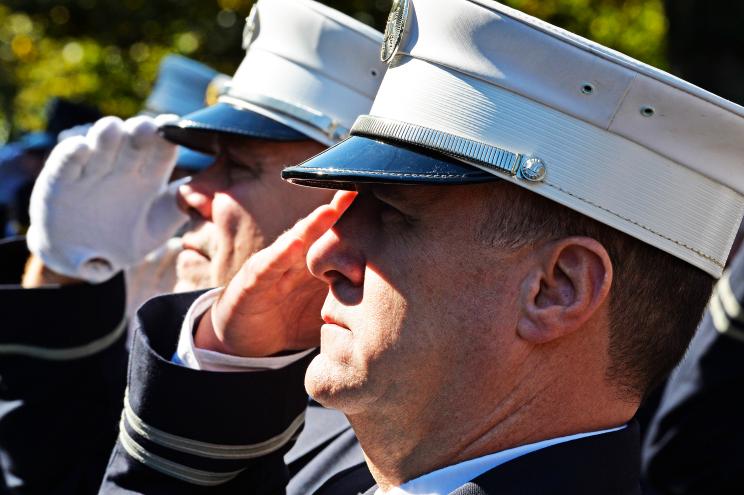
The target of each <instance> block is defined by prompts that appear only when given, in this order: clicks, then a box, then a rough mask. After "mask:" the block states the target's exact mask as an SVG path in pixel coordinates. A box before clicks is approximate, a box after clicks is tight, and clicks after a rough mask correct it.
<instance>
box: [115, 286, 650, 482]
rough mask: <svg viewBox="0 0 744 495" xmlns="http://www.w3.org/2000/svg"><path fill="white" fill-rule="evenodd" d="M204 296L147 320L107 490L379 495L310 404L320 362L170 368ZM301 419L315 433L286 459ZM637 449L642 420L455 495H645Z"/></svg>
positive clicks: (145, 315) (154, 311)
mask: <svg viewBox="0 0 744 495" xmlns="http://www.w3.org/2000/svg"><path fill="white" fill-rule="evenodd" d="M198 295H199V293H191V294H179V295H167V296H160V297H157V298H154V299H151V300H150V301H149V302H147V303H146V304H145V305H144V306H143V307H142V308H140V310H139V312H138V320H139V322H138V328H137V330H136V332H135V335H134V338H133V343H132V355H131V359H130V369H129V377H128V391H127V398H126V403H125V410H124V414H123V415H122V418H123V419H122V428H121V431H120V435H119V438H118V441H117V444H116V447H115V449H114V452H113V453H112V457H111V461H110V464H109V466H108V469H107V472H106V478H105V480H104V483H103V485H102V487H101V493H103V494H125V493H126V494H133V493H145V494H175V493H178V494H190V493H193V494H199V493H207V492H208V493H216V494H259V495H260V494H283V493H285V489H286V491H287V493H291V494H302V495H309V494H326V495H336V494H338V495H341V494H343V495H347V494H351V495H354V494H357V493H365V492H367V491H370V493H374V488H373V483H374V481H373V480H372V478H371V476H370V474H369V472H368V470H367V468H366V466H365V465H364V463H363V458H362V454H361V451H360V450H359V446H358V444H357V442H356V439H355V437H354V434H353V431H352V430H351V429H350V427H349V426H348V423H346V421H345V419H344V418H343V416H342V415H340V414H339V413H338V412H335V411H329V410H325V409H322V408H320V407H317V406H314V405H311V406H310V407H307V405H308V402H307V396H306V393H305V390H304V385H303V382H304V375H305V369H306V367H307V364H308V363H309V361H310V360H311V359H312V356H308V357H305V358H303V359H302V360H300V361H298V362H296V363H293V364H291V365H289V366H287V367H285V368H282V369H278V370H267V371H253V372H235V373H225V372H210V371H199V370H192V369H189V368H185V367H183V366H180V365H178V364H174V363H173V362H172V361H171V358H172V356H173V354H174V353H175V351H176V346H177V341H178V335H179V331H180V327H181V324H182V322H183V316H184V315H185V314H186V312H187V310H188V308H189V307H190V306H191V304H192V303H193V302H194V300H195V299H196V297H198ZM303 417H304V418H305V420H306V426H305V431H303V433H302V434H301V435H300V436H299V439H298V440H297V444H296V445H295V447H294V448H293V449H292V450H291V451H289V453H288V454H286V456H285V453H286V452H287V451H288V450H289V449H290V447H291V445H292V443H293V440H294V438H295V437H296V436H297V435H298V433H299V430H300V428H302V421H303ZM639 443H640V442H639V435H638V427H637V425H636V424H635V423H633V424H631V425H630V426H629V427H628V428H625V429H623V430H620V431H617V432H613V433H608V434H604V435H598V436H593V437H587V438H584V439H580V440H576V441H572V442H568V443H564V444H559V445H556V446H553V447H550V448H546V449H543V450H539V451H537V452H533V453H531V454H528V455H525V456H523V457H520V458H517V459H515V460H513V461H511V462H508V463H506V464H504V465H502V466H500V467H498V468H496V469H494V470H492V471H490V472H488V473H486V474H484V475H482V476H480V477H479V478H477V479H476V480H474V481H473V482H471V483H468V484H466V485H465V486H463V487H461V488H460V489H459V490H457V491H456V492H455V493H457V494H458V495H471V494H496V493H498V494H517V493H519V494H538V493H539V494H545V493H551V494H599V493H602V494H637V493H640V489H639V484H638V478H639V472H640V445H639ZM371 487H372V488H371Z"/></svg>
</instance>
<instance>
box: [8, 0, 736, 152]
mask: <svg viewBox="0 0 744 495" xmlns="http://www.w3.org/2000/svg"><path fill="white" fill-rule="evenodd" d="M252 3H253V1H252V0H0V144H2V143H3V142H5V141H6V140H8V139H10V138H13V137H16V136H18V135H20V134H22V133H23V132H26V131H28V130H36V129H40V128H43V126H44V123H45V116H44V108H45V103H46V102H47V101H48V99H49V98H50V97H52V96H61V97H65V98H69V99H73V100H78V101H85V102H88V103H91V104H95V105H97V106H98V107H99V108H100V109H101V110H102V111H103V112H104V113H106V114H113V115H119V116H122V117H127V116H130V115H132V114H134V113H136V112H137V111H138V110H139V108H140V106H141V104H142V102H143V100H144V99H145V98H146V96H147V94H148V92H149V90H150V87H151V85H152V83H153V80H154V78H155V76H156V73H157V67H158V64H159V62H160V59H161V58H162V57H163V56H164V55H165V54H167V53H180V54H183V55H186V56H188V57H191V58H195V59H197V60H199V61H202V62H204V63H206V64H207V65H210V66H212V67H214V68H215V69H217V70H220V71H222V72H224V73H226V74H232V73H233V72H234V70H235V69H236V68H237V66H238V64H239V63H240V61H241V59H242V57H243V50H242V49H241V38H242V31H243V20H244V18H245V17H246V15H247V14H248V12H249V11H250V8H251V5H252ZM323 3H326V4H328V5H330V6H332V7H335V8H337V9H339V10H341V11H343V12H345V13H347V14H350V15H352V16H354V17H356V18H358V19H360V20H362V21H364V22H366V23H368V24H371V25H372V26H374V27H376V28H378V29H383V28H384V25H385V20H386V18H387V13H388V10H389V8H390V0H344V1H341V0H323ZM504 3H506V4H508V5H510V6H512V7H515V8H517V9H520V10H523V11H525V12H527V13H530V14H532V15H535V16H537V17H540V18H542V19H545V20H547V21H548V22H551V23H553V24H556V25H559V26H561V27H564V28H566V29H569V30H571V31H573V32H576V33H578V34H581V35H583V36H587V37H589V38H591V39H594V40H596V41H598V42H600V43H602V44H605V45H607V46H610V47H612V48H615V49H617V50H620V51H622V52H624V53H627V54H629V55H631V56H633V57H636V58H638V59H640V60H643V61H645V62H648V63H650V64H652V65H655V66H657V67H660V68H663V69H668V70H672V71H673V72H676V73H678V74H679V75H682V76H683V77H687V78H690V79H692V80H693V81H694V82H698V83H700V84H702V85H703V86H705V87H706V89H711V90H714V91H719V92H721V93H724V94H723V95H724V96H728V97H731V98H741V99H744V95H742V93H744V83H742V81H743V80H744V74H743V72H744V70H743V69H742V60H741V57H742V53H744V50H742V48H743V47H744V41H743V37H744V29H742V28H741V25H740V22H741V19H742V18H744V2H742V1H741V0H504ZM728 3H730V9H731V10H730V11H726V10H725V8H724V9H721V7H722V5H723V4H728ZM722 39H723V40H725V41H726V43H728V44H727V45H726V49H725V50H721V46H718V43H719V42H720V40H722ZM701 41H704V42H702V43H701ZM737 43H738V44H737ZM723 51H725V53H723V54H722V52H723ZM719 55H721V56H719ZM696 73H697V74H700V77H699V79H698V80H697V81H696V79H695V77H693V76H694V75H695V74H696ZM720 79H726V80H727V81H728V83H726V84H720V82H721V81H720ZM721 88H724V89H721Z"/></svg>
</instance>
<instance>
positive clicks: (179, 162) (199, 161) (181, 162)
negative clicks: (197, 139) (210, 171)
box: [176, 146, 215, 172]
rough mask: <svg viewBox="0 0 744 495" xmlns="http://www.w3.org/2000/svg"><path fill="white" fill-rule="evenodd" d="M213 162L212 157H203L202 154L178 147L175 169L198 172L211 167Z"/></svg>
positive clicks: (213, 158)
mask: <svg viewBox="0 0 744 495" xmlns="http://www.w3.org/2000/svg"><path fill="white" fill-rule="evenodd" d="M214 160H215V157H214V156H212V155H205V154H204V153H199V152H198V151H194V150H190V149H188V148H185V147H183V146H179V147H178V158H177V159H176V167H179V168H184V169H186V170H191V171H194V172H198V171H200V170H204V169H205V168H207V167H209V166H210V165H212V164H213V163H214Z"/></svg>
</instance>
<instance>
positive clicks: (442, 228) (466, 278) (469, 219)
mask: <svg viewBox="0 0 744 495" xmlns="http://www.w3.org/2000/svg"><path fill="white" fill-rule="evenodd" d="M499 187H500V186H498V185H496V184H493V183H492V184H484V185H468V186H390V185H379V186H359V195H358V196H357V198H356V199H355V201H354V203H353V204H352V206H351V207H350V208H349V210H347V211H346V213H345V214H344V216H343V217H342V218H341V220H340V221H339V222H338V223H337V224H336V226H335V227H334V228H333V229H332V230H330V231H328V232H327V233H326V234H325V235H324V236H323V237H322V238H321V239H320V240H319V241H318V242H316V243H315V245H313V247H312V248H311V250H310V253H309V255H308V266H309V267H310V270H311V271H312V273H313V274H314V275H315V276H316V277H319V278H321V279H322V280H324V281H325V282H326V283H328V284H329V288H330V290H329V293H328V296H327V298H326V302H325V305H324V307H323V312H322V316H323V319H324V320H325V321H326V325H324V326H323V328H322V330H321V352H320V354H319V356H317V357H316V358H315V359H314V361H313V362H312V363H311V365H310V367H309V369H308V373H307V376H306V387H307V389H308V392H309V393H310V394H311V395H312V396H313V397H314V398H316V399H317V400H318V401H320V402H321V403H323V404H324V405H326V406H329V407H334V408H338V409H341V410H342V411H343V412H344V413H346V414H347V415H350V416H353V415H354V413H355V412H358V411H361V410H363V409H364V408H367V407H378V406H379V407H381V408H384V407H407V408H414V409H416V408H418V409H420V410H421V411H423V410H424V409H425V408H427V407H430V406H432V404H435V403H437V401H450V400H452V399H451V398H448V397H446V390H447V389H448V388H449V389H451V386H454V385H455V383H461V384H467V383H468V382H472V381H479V380H493V377H496V376H500V370H506V369H509V367H510V365H511V364H513V363H510V362H508V359H518V356H519V349H518V348H517V346H519V343H518V342H517V341H516V340H515V339H514V338H513V335H511V334H509V332H508V330H509V329H513V328H515V327H516V318H517V315H518V312H517V311H515V305H516V304H517V303H516V301H517V297H516V296H517V293H518V291H519V290H520V287H519V286H518V281H519V280H520V279H521V276H522V275H523V273H522V266H523V264H524V263H523V261H524V257H525V256H529V250H528V249H527V248H522V249H515V250H500V249H496V248H494V247H492V246H488V245H486V243H484V242H479V241H477V240H476V238H477V237H478V232H479V229H482V228H483V225H484V220H485V219H484V217H483V216H484V214H486V212H489V211H493V210H494V209H493V208H492V207H491V208H487V205H488V202H494V201H495V202H498V201H499V200H500V197H499V191H500V188H499ZM505 207H508V205H505ZM518 378H519V377H508V376H504V377H501V378H499V379H500V380H503V385H504V386H508V382H509V380H516V379H518ZM501 385H502V384H500V383H498V382H496V381H493V385H492V387H491V388H492V390H493V393H494V397H496V396H498V394H499V390H501V389H502V387H501ZM483 399H488V398H487V397H485V398H483ZM372 404H374V406H372Z"/></svg>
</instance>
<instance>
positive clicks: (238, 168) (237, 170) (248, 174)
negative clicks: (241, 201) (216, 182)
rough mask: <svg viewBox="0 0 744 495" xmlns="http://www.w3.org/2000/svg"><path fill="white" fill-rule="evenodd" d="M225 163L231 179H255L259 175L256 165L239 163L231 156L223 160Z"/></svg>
mask: <svg viewBox="0 0 744 495" xmlns="http://www.w3.org/2000/svg"><path fill="white" fill-rule="evenodd" d="M225 165H226V166H227V170H228V171H229V174H230V178H231V179H233V180H238V179H257V178H258V177H259V176H260V175H261V174H260V172H259V170H258V169H257V168H256V167H251V166H250V165H246V164H244V163H240V162H238V161H236V160H233V159H231V158H228V159H226V160H225Z"/></svg>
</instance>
